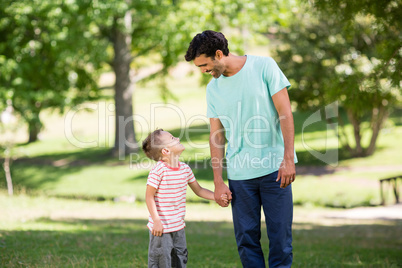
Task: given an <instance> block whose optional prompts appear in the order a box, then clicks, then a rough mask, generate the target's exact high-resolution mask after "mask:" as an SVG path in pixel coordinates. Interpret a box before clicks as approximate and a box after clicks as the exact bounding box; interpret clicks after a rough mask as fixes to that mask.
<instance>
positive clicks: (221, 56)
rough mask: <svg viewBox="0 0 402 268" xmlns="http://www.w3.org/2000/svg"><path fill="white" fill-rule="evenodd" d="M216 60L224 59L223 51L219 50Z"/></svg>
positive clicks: (216, 53)
mask: <svg viewBox="0 0 402 268" xmlns="http://www.w3.org/2000/svg"><path fill="white" fill-rule="evenodd" d="M215 58H216V59H218V60H220V59H222V58H223V52H222V50H219V49H218V50H217V51H216V52H215Z"/></svg>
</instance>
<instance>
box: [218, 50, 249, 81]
mask: <svg viewBox="0 0 402 268" xmlns="http://www.w3.org/2000/svg"><path fill="white" fill-rule="evenodd" d="M246 60H247V56H235V55H233V54H232V53H229V55H228V56H227V57H226V58H225V65H226V69H225V71H224V72H223V75H224V76H227V77H228V76H233V75H235V74H237V73H238V72H239V71H240V70H241V69H242V68H243V66H244V64H245V63H246Z"/></svg>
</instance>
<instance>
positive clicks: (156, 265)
mask: <svg viewBox="0 0 402 268" xmlns="http://www.w3.org/2000/svg"><path fill="white" fill-rule="evenodd" d="M187 259H188V252H187V243H186V233H185V232H184V229H182V230H180V231H177V232H172V233H167V234H163V235H162V236H154V235H152V233H151V232H149V248H148V267H149V268H165V267H166V268H170V267H175V268H185V267H186V264H187Z"/></svg>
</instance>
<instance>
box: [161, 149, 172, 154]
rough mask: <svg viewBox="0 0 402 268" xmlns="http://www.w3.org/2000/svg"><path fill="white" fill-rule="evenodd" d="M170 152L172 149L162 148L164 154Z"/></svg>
mask: <svg viewBox="0 0 402 268" xmlns="http://www.w3.org/2000/svg"><path fill="white" fill-rule="evenodd" d="M169 153H170V150H169V149H168V148H163V149H162V155H168V154H169Z"/></svg>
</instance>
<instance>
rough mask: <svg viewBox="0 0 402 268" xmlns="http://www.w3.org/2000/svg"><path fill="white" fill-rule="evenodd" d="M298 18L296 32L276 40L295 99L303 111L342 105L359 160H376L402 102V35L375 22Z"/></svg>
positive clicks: (305, 14) (283, 32)
mask: <svg viewBox="0 0 402 268" xmlns="http://www.w3.org/2000/svg"><path fill="white" fill-rule="evenodd" d="M294 16H295V19H294V21H293V23H292V24H291V25H290V27H289V28H281V29H280V31H279V32H278V33H277V34H276V36H277V38H278V39H279V40H281V42H282V44H280V45H279V46H278V47H277V50H276V54H275V57H276V58H277V59H278V61H280V65H281V68H282V69H283V71H284V72H285V73H286V75H287V76H288V77H289V78H291V80H292V81H291V82H292V84H293V85H294V87H295V88H296V90H292V91H290V95H291V99H292V100H293V101H295V102H297V107H298V108H299V109H301V110H311V109H318V108H319V107H323V106H326V105H329V104H331V103H333V102H338V104H339V105H340V106H341V107H342V108H344V109H345V111H346V113H347V115H348V118H349V120H350V121H351V123H352V124H353V127H354V131H355V143H356V150H355V151H354V152H353V154H355V155H359V156H361V155H370V154H372V153H373V152H374V148H375V141H376V138H377V136H378V133H379V129H381V127H382V123H383V122H384V120H385V119H386V118H387V115H388V113H389V110H390V109H391V107H393V106H394V105H395V104H397V103H401V100H402V95H401V90H400V75H399V70H400V69H401V60H400V58H401V54H400V53H399V51H400V44H399V43H398V42H397V41H392V40H395V39H396V40H398V38H400V32H399V30H396V29H394V30H386V31H385V30H383V29H384V25H382V26H381V25H378V21H376V20H375V19H374V18H373V17H371V16H363V15H358V16H356V17H354V19H353V21H351V22H350V23H345V22H343V21H341V20H339V19H338V18H337V17H334V16H329V15H327V16H323V15H322V14H320V13H317V12H315V11H312V10H308V9H306V10H305V9H303V8H301V9H300V10H299V11H298V12H297V13H295V14H294ZM339 119H340V123H341V124H342V120H341V118H339ZM366 120H368V121H370V128H369V130H370V131H372V139H371V141H370V144H369V146H368V148H367V149H366V150H365V151H363V149H362V148H361V147H362V145H361V138H362V135H363V134H362V131H361V124H362V123H363V122H364V121H366ZM344 140H347V138H344ZM344 146H345V148H350V145H349V144H346V143H344Z"/></svg>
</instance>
